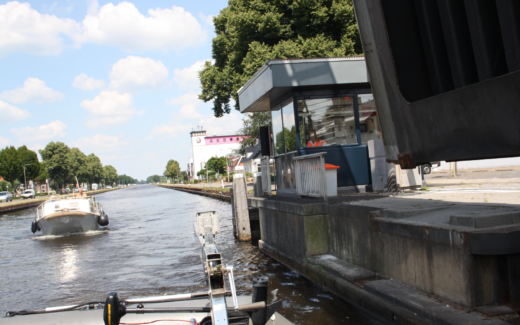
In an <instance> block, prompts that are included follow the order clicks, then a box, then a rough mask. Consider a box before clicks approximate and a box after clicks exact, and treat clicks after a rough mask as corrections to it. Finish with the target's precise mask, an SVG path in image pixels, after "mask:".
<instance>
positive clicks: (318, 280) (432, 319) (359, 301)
mask: <svg viewBox="0 0 520 325" xmlns="http://www.w3.org/2000/svg"><path fill="white" fill-rule="evenodd" d="M258 247H259V248H260V251H261V252H262V253H264V254H266V255H268V256H270V257H271V258H273V259H275V260H277V261H278V262H280V263H281V264H283V265H285V266H286V267H288V268H290V269H293V270H295V271H296V272H298V273H300V274H301V275H302V276H303V277H305V278H306V279H308V280H310V281H311V282H313V283H314V284H315V285H317V286H319V287H321V288H322V289H325V290H327V291H329V292H331V293H333V294H334V295H336V296H338V297H340V298H341V299H343V300H345V301H347V302H348V303H350V304H352V305H354V306H355V307H357V308H361V309H365V310H368V311H375V312H377V313H378V314H379V315H381V316H382V317H383V318H384V319H385V320H388V321H391V322H397V323H399V324H444V325H458V324H460V322H455V323H453V322H449V321H448V322H447V321H446V320H445V319H441V318H439V317H438V315H436V311H435V310H432V311H431V312H430V313H425V312H423V313H422V314H421V315H418V313H417V311H413V310H410V309H407V308H405V307H403V306H402V304H397V303H396V302H394V301H391V300H388V299H385V298H384V297H382V296H381V295H376V294H374V293H373V292H370V291H368V290H366V289H365V286H364V284H365V283H371V282H372V280H368V281H358V282H355V283H350V282H348V281H347V280H346V279H343V278H342V277H338V276H337V275H335V274H333V273H331V272H329V271H328V270H327V269H326V268H323V267H321V268H320V267H319V266H315V265H312V264H311V263H309V261H308V260H307V261H306V262H301V261H298V260H295V259H293V258H290V257H288V256H287V255H285V254H283V253H281V252H279V251H278V250H276V249H275V248H273V247H271V246H269V245H268V244H266V243H265V242H264V241H262V240H259V242H258ZM373 281H379V280H378V279H374V280H373ZM387 281H390V280H387ZM414 290H415V289H414ZM417 292H418V293H419V291H417ZM434 300H435V299H434V298H432V301H434ZM468 315H469V314H468ZM473 316H474V315H473ZM491 319H493V318H491ZM459 320H460V319H459ZM489 320H490V318H488V319H487V320H485V319H483V320H482V324H486V323H489ZM493 320H496V321H497V323H502V324H507V323H506V322H504V321H502V320H500V319H496V318H495V319H493ZM479 323H480V322H479ZM468 324H474V322H472V319H469V318H468Z"/></svg>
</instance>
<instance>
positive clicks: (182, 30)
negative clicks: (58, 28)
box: [83, 1, 207, 51]
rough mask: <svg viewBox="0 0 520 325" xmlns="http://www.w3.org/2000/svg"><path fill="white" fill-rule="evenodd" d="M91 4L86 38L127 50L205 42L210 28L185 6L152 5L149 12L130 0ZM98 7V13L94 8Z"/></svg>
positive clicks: (159, 49) (85, 40) (84, 38)
mask: <svg viewBox="0 0 520 325" xmlns="http://www.w3.org/2000/svg"><path fill="white" fill-rule="evenodd" d="M95 9H96V6H95V5H92V2H91V6H89V14H88V15H87V16H86V17H85V19H84V20H83V41H84V42H92V43H97V44H104V45H110V46H116V47H119V48H121V49H123V50H126V51H142V50H152V51H154V50H155V51H168V50H180V49H183V48H187V47H197V46H199V45H201V44H204V43H205V42H206V39H207V32H206V31H204V30H203V29H202V26H201V25H200V24H199V22H198V21H197V19H196V18H195V17H193V15H192V14H191V13H189V12H187V11H185V10H184V9H183V8H182V7H176V6H173V7H172V8H171V9H160V8H156V9H149V10H148V16H145V15H143V14H141V13H140V12H139V10H138V9H137V8H136V7H135V6H134V5H133V4H132V3H130V2H126V1H124V2H121V3H119V4H118V5H116V6H115V5H113V4H112V3H108V4H106V5H104V6H102V7H101V8H100V9H99V11H97V10H95ZM95 11H97V12H96V13H95V14H93V12H95Z"/></svg>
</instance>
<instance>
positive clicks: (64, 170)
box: [40, 141, 73, 188]
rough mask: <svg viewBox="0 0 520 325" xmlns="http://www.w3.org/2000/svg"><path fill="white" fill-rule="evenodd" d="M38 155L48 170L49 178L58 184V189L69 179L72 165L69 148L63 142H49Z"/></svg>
mask: <svg viewBox="0 0 520 325" xmlns="http://www.w3.org/2000/svg"><path fill="white" fill-rule="evenodd" d="M40 155H41V156H42V159H43V162H44V163H45V166H47V168H48V169H49V176H50V178H51V179H52V180H54V181H55V182H56V183H57V184H58V188H59V187H60V184H61V185H64V184H65V183H67V182H68V181H69V180H70V179H71V177H72V172H73V165H72V162H71V156H70V148H69V146H67V145H66V144H65V143H63V142H54V141H53V142H49V144H47V146H46V147H45V148H44V149H41V150H40Z"/></svg>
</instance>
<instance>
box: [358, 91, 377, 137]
mask: <svg viewBox="0 0 520 325" xmlns="http://www.w3.org/2000/svg"><path fill="white" fill-rule="evenodd" d="M358 108H359V123H360V129H361V144H367V143H368V141H370V140H375V139H378V138H381V126H380V125H379V117H378V116H377V111H376V102H375V101H374V96H372V94H367V95H359V96H358Z"/></svg>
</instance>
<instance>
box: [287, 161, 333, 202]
mask: <svg viewBox="0 0 520 325" xmlns="http://www.w3.org/2000/svg"><path fill="white" fill-rule="evenodd" d="M326 154H327V153H326V152H320V153H316V154H313V155H306V156H299V157H294V158H293V159H294V162H295V163H296V175H295V176H296V193H297V194H298V196H299V197H302V196H313V197H323V198H324V199H325V202H327V201H328V197H327V178H326V177H325V155H326Z"/></svg>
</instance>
